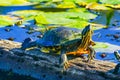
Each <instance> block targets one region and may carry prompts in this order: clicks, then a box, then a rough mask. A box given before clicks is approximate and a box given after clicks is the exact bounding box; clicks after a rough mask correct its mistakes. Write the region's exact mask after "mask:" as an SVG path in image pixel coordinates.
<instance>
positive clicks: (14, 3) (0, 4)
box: [0, 0, 30, 6]
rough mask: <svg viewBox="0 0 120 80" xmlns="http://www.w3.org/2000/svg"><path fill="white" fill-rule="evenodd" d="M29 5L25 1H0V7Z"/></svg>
mask: <svg viewBox="0 0 120 80" xmlns="http://www.w3.org/2000/svg"><path fill="white" fill-rule="evenodd" d="M23 4H26V5H27V4H30V3H29V2H28V1H27V0H0V6H13V5H23Z"/></svg>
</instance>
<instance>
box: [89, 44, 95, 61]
mask: <svg viewBox="0 0 120 80" xmlns="http://www.w3.org/2000/svg"><path fill="white" fill-rule="evenodd" d="M88 49H89V51H90V54H89V55H88V60H87V62H90V61H91V60H94V58H95V53H96V52H95V50H94V49H93V48H92V47H91V46H89V47H88Z"/></svg>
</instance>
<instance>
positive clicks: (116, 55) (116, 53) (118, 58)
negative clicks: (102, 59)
mask: <svg viewBox="0 0 120 80" xmlns="http://www.w3.org/2000/svg"><path fill="white" fill-rule="evenodd" d="M114 56H115V58H116V59H117V60H118V61H119V63H118V64H117V65H116V66H115V69H114V71H113V74H118V72H119V68H120V53H119V52H118V51H114Z"/></svg>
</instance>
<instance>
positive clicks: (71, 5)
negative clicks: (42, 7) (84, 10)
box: [57, 2, 76, 8]
mask: <svg viewBox="0 0 120 80" xmlns="http://www.w3.org/2000/svg"><path fill="white" fill-rule="evenodd" d="M75 7H76V5H75V4H74V2H62V3H61V4H59V5H58V6H57V8H75Z"/></svg>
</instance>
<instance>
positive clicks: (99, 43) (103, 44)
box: [93, 42, 109, 49]
mask: <svg viewBox="0 0 120 80" xmlns="http://www.w3.org/2000/svg"><path fill="white" fill-rule="evenodd" d="M95 43H96V45H95V46H93V47H94V48H96V49H97V48H108V47H109V46H108V45H107V44H105V43H102V42H95Z"/></svg>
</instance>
